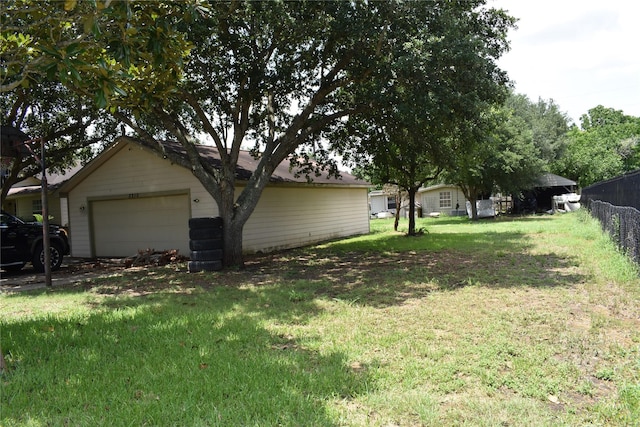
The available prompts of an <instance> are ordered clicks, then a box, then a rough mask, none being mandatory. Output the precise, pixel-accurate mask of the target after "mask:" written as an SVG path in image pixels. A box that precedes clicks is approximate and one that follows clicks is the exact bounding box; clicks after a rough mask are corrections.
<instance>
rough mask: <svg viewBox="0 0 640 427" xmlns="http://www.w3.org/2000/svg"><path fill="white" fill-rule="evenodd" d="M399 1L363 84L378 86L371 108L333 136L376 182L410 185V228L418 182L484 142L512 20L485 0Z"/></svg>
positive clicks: (501, 89) (500, 95) (500, 86)
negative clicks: (482, 124)
mask: <svg viewBox="0 0 640 427" xmlns="http://www.w3.org/2000/svg"><path fill="white" fill-rule="evenodd" d="M404 7H406V11H405V14H404V16H405V18H404V19H402V20H400V21H398V23H397V27H398V28H402V31H401V34H402V38H401V39H398V40H396V42H395V43H393V44H392V45H391V46H390V50H389V52H388V53H387V55H388V58H387V61H386V63H385V64H384V68H383V72H384V73H385V78H383V79H377V80H374V81H372V82H371V85H370V87H368V88H367V89H368V90H369V91H370V92H371V93H373V94H375V96H374V97H373V100H372V102H373V104H372V106H373V108H371V109H369V110H368V111H367V112H366V113H365V114H361V115H359V116H356V117H352V118H351V120H350V122H349V123H347V124H346V125H345V126H344V127H343V129H341V130H340V131H341V132H336V134H335V135H337V136H338V137H337V138H336V139H335V141H336V142H338V141H339V142H341V143H342V145H341V148H342V150H343V152H344V153H345V154H350V157H351V159H354V160H355V162H356V163H361V162H363V161H365V162H368V165H369V166H368V168H365V169H367V170H368V175H369V176H370V177H371V178H372V179H373V181H374V182H375V183H378V184H383V183H392V184H396V185H398V186H399V187H400V188H402V189H403V190H405V191H407V193H408V196H409V231H408V234H409V235H413V234H415V232H416V230H415V219H414V209H415V197H416V193H417V191H418V189H419V188H420V187H421V186H423V185H424V184H426V183H428V182H429V181H432V180H434V179H435V178H436V177H437V176H438V174H439V173H440V172H441V171H442V170H445V169H447V168H451V167H453V166H452V165H454V164H455V162H456V161H457V160H458V154H459V153H463V152H465V151H468V150H470V149H471V148H472V147H473V146H474V145H476V144H482V143H483V141H479V140H477V139H474V136H475V131H476V129H477V127H478V122H479V120H480V117H481V115H482V113H483V112H484V111H486V110H487V109H488V108H489V106H490V105H492V104H494V103H496V102H500V101H502V100H503V99H504V97H505V95H506V93H507V91H506V85H507V82H508V79H507V76H506V73H505V72H503V71H502V70H500V69H499V68H498V67H497V65H496V60H497V59H498V58H499V57H500V55H501V54H502V53H503V52H505V51H506V50H507V48H508V43H507V39H506V34H507V31H508V30H509V28H510V27H511V26H512V25H513V24H514V20H513V18H511V17H509V16H508V15H507V14H506V13H504V12H503V11H501V10H495V9H491V8H486V7H484V2H483V1H461V2H447V1H442V2H438V1H434V2H429V3H428V6H427V7H425V4H424V3H419V2H415V3H411V2H409V3H407V4H405V5H404ZM415 23H419V25H416V24H415ZM394 28H395V27H394ZM335 135H334V137H335Z"/></svg>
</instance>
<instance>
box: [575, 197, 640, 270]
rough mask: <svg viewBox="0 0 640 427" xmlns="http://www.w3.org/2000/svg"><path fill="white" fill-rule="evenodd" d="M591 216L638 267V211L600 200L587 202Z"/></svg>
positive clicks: (639, 233) (639, 215) (639, 216)
mask: <svg viewBox="0 0 640 427" xmlns="http://www.w3.org/2000/svg"><path fill="white" fill-rule="evenodd" d="M588 207H589V210H590V211H591V215H593V216H594V217H596V218H598V220H599V221H600V225H602V229H603V230H605V231H606V232H607V233H609V235H610V236H611V238H612V239H613V240H614V241H615V242H616V243H617V244H618V246H619V247H620V248H621V249H622V250H623V251H624V252H625V253H626V254H627V255H629V257H631V259H632V260H633V261H635V262H636V264H638V265H640V211H639V210H638V209H636V208H633V207H630V206H614V205H612V204H611V203H608V202H603V201H600V200H589V204H588Z"/></svg>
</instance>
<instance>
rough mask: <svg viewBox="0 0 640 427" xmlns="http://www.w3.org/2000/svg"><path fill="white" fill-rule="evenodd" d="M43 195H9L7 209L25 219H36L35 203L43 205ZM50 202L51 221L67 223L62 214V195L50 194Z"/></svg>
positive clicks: (6, 202)
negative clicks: (34, 214)
mask: <svg viewBox="0 0 640 427" xmlns="http://www.w3.org/2000/svg"><path fill="white" fill-rule="evenodd" d="M41 197H42V196H41V195H40V193H30V194H28V195H23V196H13V197H7V200H6V201H5V209H6V210H7V211H8V212H9V213H11V214H13V215H15V216H17V217H18V218H21V219H23V220H25V221H35V218H34V216H33V213H34V210H33V208H34V203H35V204H37V205H38V206H41V204H40V203H41V200H42V198H41ZM48 203H49V217H53V219H52V220H51V222H52V223H53V224H60V225H65V223H64V222H63V218H62V215H61V208H60V197H59V196H58V195H57V194H54V195H49V199H48Z"/></svg>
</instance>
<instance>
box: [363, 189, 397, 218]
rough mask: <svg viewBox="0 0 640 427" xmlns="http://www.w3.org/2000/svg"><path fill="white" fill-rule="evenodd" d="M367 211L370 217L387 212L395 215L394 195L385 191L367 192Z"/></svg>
mask: <svg viewBox="0 0 640 427" xmlns="http://www.w3.org/2000/svg"><path fill="white" fill-rule="evenodd" d="M369 211H370V214H371V216H372V217H376V216H377V215H378V214H381V213H384V212H388V213H390V214H393V215H395V213H396V194H395V193H390V192H388V191H385V190H372V191H370V192H369Z"/></svg>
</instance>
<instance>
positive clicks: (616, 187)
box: [580, 169, 640, 210]
mask: <svg viewBox="0 0 640 427" xmlns="http://www.w3.org/2000/svg"><path fill="white" fill-rule="evenodd" d="M580 193H581V194H582V203H583V204H586V205H588V204H589V201H590V200H600V201H603V202H609V203H611V204H612V205H614V206H631V207H633V208H636V209H638V210H640V169H638V170H636V171H633V172H629V173H627V174H625V175H622V176H619V177H617V178H613V179H610V180H608V181H602V182H598V183H597V184H593V185H590V186H588V187H585V188H583V189H582V191H581V192H580Z"/></svg>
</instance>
